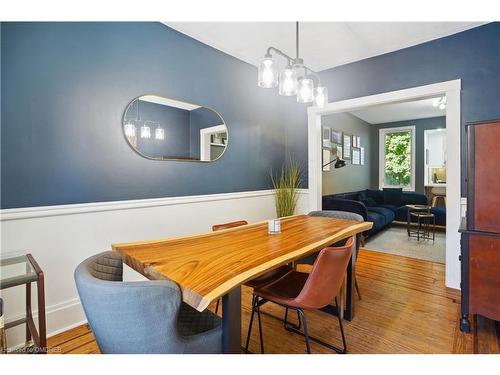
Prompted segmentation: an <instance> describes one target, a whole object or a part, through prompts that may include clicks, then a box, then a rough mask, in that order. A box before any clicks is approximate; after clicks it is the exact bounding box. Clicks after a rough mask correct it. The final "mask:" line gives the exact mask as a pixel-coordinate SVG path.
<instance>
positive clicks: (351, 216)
mask: <svg viewBox="0 0 500 375" xmlns="http://www.w3.org/2000/svg"><path fill="white" fill-rule="evenodd" d="M309 216H324V217H333V218H335V219H343V220H353V221H364V219H363V216H361V215H358V214H355V213H354V212H348V211H334V210H331V211H330V210H324V211H311V212H309ZM341 245H343V243H342V244H336V245H335V246H341ZM360 246H364V235H363V234H362V233H360V234H358V235H357V236H356V246H355V247H354V248H353V256H354V259H355V260H357V259H358V254H359V248H360ZM316 257H317V254H314V255H312V256H310V257H307V258H304V259H301V260H299V262H298V263H307V264H313V263H314V260H315V259H316ZM354 286H355V288H356V293H357V294H358V298H359V299H361V294H360V293H359V287H358V280H357V279H356V275H354Z"/></svg>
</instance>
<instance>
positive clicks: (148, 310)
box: [75, 251, 222, 353]
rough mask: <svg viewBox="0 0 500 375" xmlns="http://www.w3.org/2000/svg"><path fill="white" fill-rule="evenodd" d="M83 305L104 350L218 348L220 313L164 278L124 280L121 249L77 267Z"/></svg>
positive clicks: (196, 350) (216, 350) (211, 350)
mask: <svg viewBox="0 0 500 375" xmlns="http://www.w3.org/2000/svg"><path fill="white" fill-rule="evenodd" d="M75 281H76V286H77V289H78V293H79V295H80V299H81V301H82V305H83V309H84V311H85V315H86V316H87V320H88V322H89V325H90V327H91V328H92V332H93V333H94V336H95V339H96V341H97V344H98V345H99V348H100V350H101V352H102V353H221V351H222V329H221V321H220V318H219V317H218V316H216V315H215V314H212V313H211V312H210V311H208V310H205V311H204V312H201V313H200V312H198V311H196V310H195V309H193V308H192V307H190V306H188V305H186V304H185V303H183V302H181V293H180V290H179V287H178V286H177V285H176V284H175V283H173V282H171V281H167V280H158V281H135V282H123V263H122V259H121V256H120V254H119V253H116V252H113V251H108V252H104V253H101V254H98V255H95V256H93V257H91V258H89V259H87V260H85V261H83V262H82V263H81V264H80V265H79V266H78V267H77V268H76V270H75Z"/></svg>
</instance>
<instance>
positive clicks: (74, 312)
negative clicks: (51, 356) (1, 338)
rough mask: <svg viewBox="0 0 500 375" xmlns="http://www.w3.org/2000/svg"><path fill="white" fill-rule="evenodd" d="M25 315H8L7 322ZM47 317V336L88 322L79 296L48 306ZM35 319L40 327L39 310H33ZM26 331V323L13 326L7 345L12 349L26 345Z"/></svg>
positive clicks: (8, 332) (8, 335) (9, 331)
mask: <svg viewBox="0 0 500 375" xmlns="http://www.w3.org/2000/svg"><path fill="white" fill-rule="evenodd" d="M24 317H25V314H24V313H23V314H17V315H14V316H10V317H8V318H7V319H6V320H5V322H6V323H9V322H12V321H15V320H17V319H21V318H24ZM45 317H46V321H47V337H52V336H55V335H57V334H59V333H62V332H64V331H67V330H69V329H71V328H75V327H77V326H79V325H82V324H84V323H86V322H87V319H86V318H85V314H84V313H83V309H82V306H81V303H80V300H79V299H78V298H73V299H71V300H68V301H64V302H61V303H57V304H55V305H51V306H47V307H46V309H45ZM33 320H34V321H35V325H36V326H37V328H38V310H36V311H33ZM25 331H26V329H25V325H24V324H21V325H19V326H17V327H13V328H11V329H9V330H8V331H7V345H8V347H9V348H10V350H12V349H14V350H15V349H18V348H20V347H22V346H23V345H24V341H25Z"/></svg>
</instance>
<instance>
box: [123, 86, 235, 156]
mask: <svg viewBox="0 0 500 375" xmlns="http://www.w3.org/2000/svg"><path fill="white" fill-rule="evenodd" d="M143 96H158V97H160V98H165V99H171V100H176V101H178V102H183V103H186V104H191V105H197V106H200V108H206V109H209V110H210V111H212V112H214V113H216V114H217V116H219V118H220V119H221V120H222V124H220V125H224V126H225V127H226V133H227V144H226V147H224V151H222V153H221V154H220V155H219V157H218V158H217V159H214V160H192V159H178V158H168V159H159V158H153V157H151V156H148V155H146V154H144V153H142V152H141V151H139V150H138V149H137V148H135V147H134V146H133V145H132V144H131V143H130V141H129V140H128V138H127V135H126V134H125V129H124V128H123V127H124V126H125V116H126V114H127V112H128V110H129V109H130V107H131V106H132V104H133V103H134V102H135V101H136V100H137V99H139V98H142V97H143ZM121 131H122V134H123V137H124V138H125V141H126V142H127V144H128V145H129V146H130V148H131V149H132V150H134V151H135V152H136V153H137V154H139V155H140V156H142V157H143V158H145V159H149V160H154V161H186V162H192V163H214V162H216V161H218V160H220V159H221V158H222V157H223V156H224V154H225V153H226V151H227V147H228V146H229V127H228V126H227V124H226V120H224V117H222V115H221V114H220V113H219V112H218V111H216V110H215V109H213V108H211V107H207V106H204V105H200V104H196V103H191V102H187V101H185V100H183V99H177V98H173V97H170V96H163V95H160V94H142V95H140V96H136V97H135V98H134V99H132V100H131V101H130V102H129V103H128V104H127V106H126V107H125V111H124V112H123V115H122V122H121Z"/></svg>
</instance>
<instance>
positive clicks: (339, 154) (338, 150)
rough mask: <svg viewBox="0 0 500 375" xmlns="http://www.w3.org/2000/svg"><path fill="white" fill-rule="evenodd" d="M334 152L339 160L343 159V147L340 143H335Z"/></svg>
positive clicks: (333, 145)
mask: <svg viewBox="0 0 500 375" xmlns="http://www.w3.org/2000/svg"><path fill="white" fill-rule="evenodd" d="M332 151H333V154H334V155H337V157H338V158H339V159H342V145H341V144H340V143H333V144H332Z"/></svg>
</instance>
